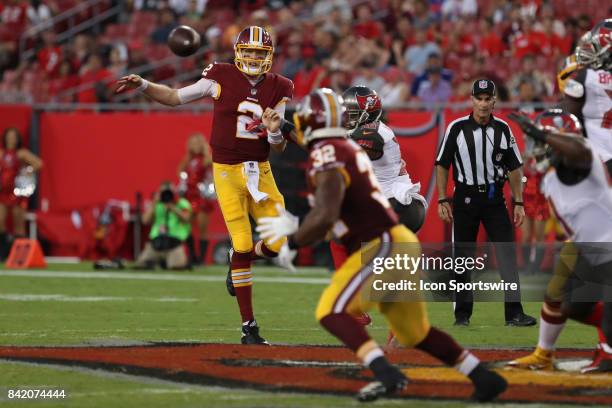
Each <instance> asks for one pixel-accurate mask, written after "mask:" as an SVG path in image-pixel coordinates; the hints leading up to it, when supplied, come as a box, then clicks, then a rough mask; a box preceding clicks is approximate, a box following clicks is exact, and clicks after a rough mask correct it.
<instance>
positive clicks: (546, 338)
mask: <svg viewBox="0 0 612 408" xmlns="http://www.w3.org/2000/svg"><path fill="white" fill-rule="evenodd" d="M563 327H565V323H561V324H553V323H548V322H547V321H546V320H544V319H542V318H541V317H540V335H539V336H538V347H539V348H541V349H544V350H548V351H551V350H554V349H555V343H556V342H557V339H558V338H559V334H561V330H563Z"/></svg>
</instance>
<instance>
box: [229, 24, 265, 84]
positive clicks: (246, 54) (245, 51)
mask: <svg viewBox="0 0 612 408" xmlns="http://www.w3.org/2000/svg"><path fill="white" fill-rule="evenodd" d="M250 51H255V52H257V51H265V54H264V53H261V54H262V55H261V56H259V55H255V53H252V52H250ZM234 53H235V58H234V63H235V64H236V67H237V68H238V69H239V70H240V71H242V72H244V73H245V74H247V75H261V74H265V73H266V72H268V71H270V69H271V68H272V56H273V55H274V45H273V44H272V37H271V36H270V33H268V32H267V31H266V30H265V29H263V28H262V27H257V26H250V27H247V28H245V29H244V30H242V31H241V32H240V34H238V37H237V38H236V43H235V44H234Z"/></svg>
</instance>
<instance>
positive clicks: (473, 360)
mask: <svg viewBox="0 0 612 408" xmlns="http://www.w3.org/2000/svg"><path fill="white" fill-rule="evenodd" d="M465 353H467V354H466V355H465V357H463V360H461V362H460V363H459V364H457V365H455V368H456V369H457V371H459V372H460V373H461V374H463V375H465V376H468V375H470V373H471V372H472V371H473V370H474V369H475V368H476V366H477V365H478V364H480V360H479V359H478V357H476V356H475V355H473V354H472V353H470V352H469V351H467V350H466V351H464V354H465Z"/></svg>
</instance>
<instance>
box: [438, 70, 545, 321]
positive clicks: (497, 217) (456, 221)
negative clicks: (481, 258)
mask: <svg viewBox="0 0 612 408" xmlns="http://www.w3.org/2000/svg"><path fill="white" fill-rule="evenodd" d="M471 99H472V113H470V114H469V115H468V116H464V117H462V118H459V119H457V120H455V121H453V122H452V123H450V124H449V125H448V127H447V129H446V132H445V135H444V139H443V140H442V143H441V144H440V149H439V151H438V155H437V157H436V163H435V164H436V184H437V187H438V197H439V200H438V215H439V216H440V218H441V219H442V220H443V221H445V222H448V223H451V222H452V227H453V228H452V231H453V247H454V253H455V256H465V257H473V256H475V242H476V238H477V235H478V229H479V227H480V223H482V224H483V225H484V228H485V230H486V232H487V235H488V237H489V240H490V241H492V242H495V243H505V244H501V245H495V250H496V255H497V260H498V265H499V269H500V274H501V277H502V279H503V280H504V281H505V282H516V283H517V287H518V288H519V289H518V290H516V291H512V290H507V291H506V292H505V319H506V325H510V326H531V325H534V324H536V320H535V319H534V318H533V317H531V316H528V315H526V314H525V313H523V307H522V305H521V303H520V286H519V285H518V284H519V277H518V272H517V266H516V254H515V252H514V245H512V243H514V229H513V225H512V222H511V221H510V217H509V215H508V210H507V208H506V201H505V199H504V193H503V187H504V183H505V180H506V178H507V179H508V180H509V181H510V188H511V190H512V196H513V202H512V203H513V207H514V225H516V226H517V227H518V226H520V225H521V223H522V222H523V218H524V217H525V210H524V208H523V202H522V191H521V178H522V172H521V167H522V165H523V163H522V160H521V154H520V152H519V149H518V146H517V145H516V141H515V139H514V136H512V131H511V130H510V127H509V126H508V124H507V123H506V122H504V121H503V120H500V119H498V118H496V117H494V116H493V114H492V112H493V108H494V107H495V100H496V90H495V84H494V83H493V81H491V80H488V79H479V80H476V81H475V82H474V84H473V85H472V98H471ZM451 165H452V166H453V178H454V181H455V191H454V194H453V197H452V198H451V197H447V196H446V190H447V183H448V172H449V169H450V166H451ZM470 275H471V274H470V271H466V272H465V273H463V274H454V276H453V279H456V280H457V282H464V283H465V282H470V281H471V276H470ZM473 305H474V299H473V293H472V292H471V291H461V292H456V293H455V325H459V326H468V325H469V324H470V317H471V316H472V309H473Z"/></svg>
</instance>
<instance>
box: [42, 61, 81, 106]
mask: <svg viewBox="0 0 612 408" xmlns="http://www.w3.org/2000/svg"><path fill="white" fill-rule="evenodd" d="M58 72H59V76H58V77H57V78H55V79H53V80H51V82H50V83H49V94H50V95H51V96H52V98H53V99H54V100H55V101H56V102H60V103H72V102H74V95H72V94H71V95H65V94H63V93H64V92H65V91H67V90H68V89H72V88H76V87H77V86H78V85H79V78H78V77H77V76H76V75H75V73H74V67H73V66H72V64H71V63H70V61H67V60H64V61H62V62H61V63H60V66H59V70H58Z"/></svg>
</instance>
